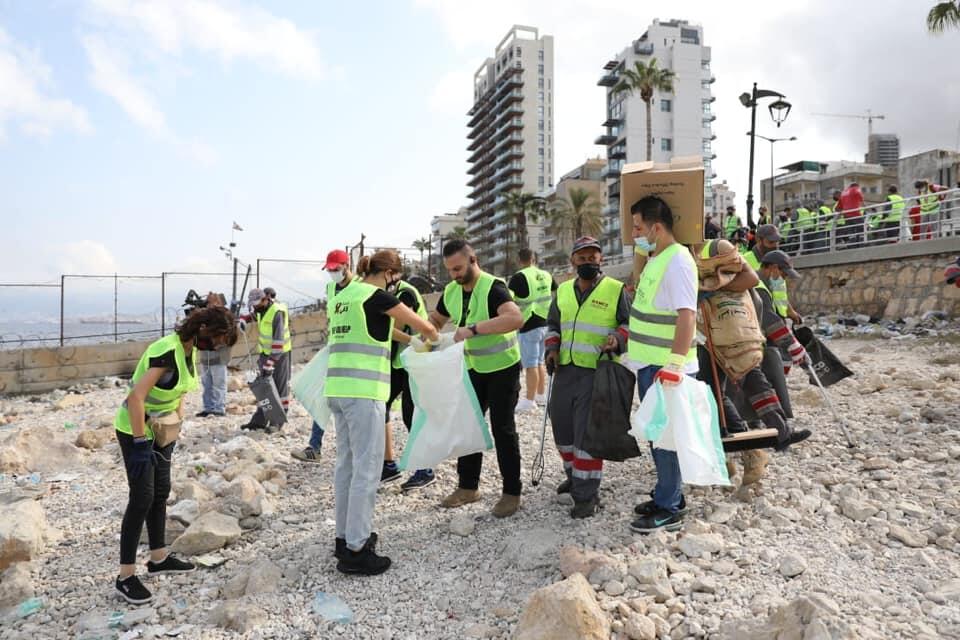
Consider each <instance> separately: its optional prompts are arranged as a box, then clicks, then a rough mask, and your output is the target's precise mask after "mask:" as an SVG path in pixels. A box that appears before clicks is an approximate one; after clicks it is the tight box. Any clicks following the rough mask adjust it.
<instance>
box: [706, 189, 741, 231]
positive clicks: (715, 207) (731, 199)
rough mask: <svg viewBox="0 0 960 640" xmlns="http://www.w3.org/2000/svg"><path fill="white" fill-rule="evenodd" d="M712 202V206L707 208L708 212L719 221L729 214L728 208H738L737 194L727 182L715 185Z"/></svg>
mask: <svg viewBox="0 0 960 640" xmlns="http://www.w3.org/2000/svg"><path fill="white" fill-rule="evenodd" d="M712 200H713V202H712V205H711V206H710V207H708V208H707V212H708V213H709V214H710V215H712V216H715V217H716V218H717V220H718V221H719V220H721V219H722V218H723V216H725V215H726V214H727V207H733V206H736V204H737V202H736V200H737V194H736V193H735V192H734V191H731V189H730V187H729V186H728V185H727V181H726V180H724V181H723V182H717V183H714V184H713V197H712ZM741 222H742V219H741Z"/></svg>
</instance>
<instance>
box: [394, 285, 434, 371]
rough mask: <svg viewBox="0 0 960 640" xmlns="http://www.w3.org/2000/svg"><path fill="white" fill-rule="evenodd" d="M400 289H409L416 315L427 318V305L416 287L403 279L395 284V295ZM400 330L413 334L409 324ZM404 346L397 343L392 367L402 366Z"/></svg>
mask: <svg viewBox="0 0 960 640" xmlns="http://www.w3.org/2000/svg"><path fill="white" fill-rule="evenodd" d="M402 291H409V292H410V293H411V294H412V295H413V297H414V299H416V301H417V315H418V316H420V317H421V318H423V319H424V320H426V319H427V305H426V304H424V302H423V296H421V295H420V292H419V291H418V290H417V288H416V287H415V286H413V285H412V284H410V283H409V282H406V281H404V280H401V281H400V283H399V284H398V285H397V295H398V296H399V295H400V292H402ZM401 331H403V332H404V333H406V334H407V335H413V327H411V326H409V325H407V326H404V327H403V329H401ZM406 348H407V345H405V344H401V345H399V348H398V349H397V355H395V356H394V357H393V368H394V369H402V368H403V363H402V362H400V354H401V353H403V350H404V349H406Z"/></svg>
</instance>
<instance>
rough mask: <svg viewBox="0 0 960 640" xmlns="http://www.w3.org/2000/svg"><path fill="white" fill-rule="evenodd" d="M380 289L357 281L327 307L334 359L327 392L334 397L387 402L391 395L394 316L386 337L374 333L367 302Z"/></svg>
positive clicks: (331, 351) (342, 291) (331, 362)
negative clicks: (374, 335)
mask: <svg viewBox="0 0 960 640" xmlns="http://www.w3.org/2000/svg"><path fill="white" fill-rule="evenodd" d="M377 291H379V289H377V287H375V286H373V285H372V284H367V283H365V282H360V281H359V280H353V281H352V282H351V283H350V284H348V285H347V286H346V287H345V288H344V289H343V290H341V291H340V292H339V293H338V294H337V296H336V301H335V303H334V304H333V306H332V307H328V308H327V313H328V316H329V323H330V330H329V341H330V360H329V363H328V368H327V382H326V386H325V388H324V393H325V395H326V396H327V397H330V398H367V399H370V400H378V401H380V402H386V401H387V400H388V399H389V398H390V336H391V335H393V319H392V318H390V323H389V328H388V330H387V339H386V340H377V339H376V338H374V337H372V336H371V335H370V330H369V327H368V326H367V314H366V312H365V311H364V310H363V305H364V303H365V302H366V301H367V300H369V299H370V298H371V297H372V296H373V295H374V294H375V293H376V292H377Z"/></svg>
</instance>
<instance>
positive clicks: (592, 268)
mask: <svg viewBox="0 0 960 640" xmlns="http://www.w3.org/2000/svg"><path fill="white" fill-rule="evenodd" d="M598 275H600V265H598V264H594V263H592V262H586V263H584V264H581V265H577V276H579V277H580V279H581V280H596V279H597V276H598Z"/></svg>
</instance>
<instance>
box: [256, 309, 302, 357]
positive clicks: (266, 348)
mask: <svg viewBox="0 0 960 640" xmlns="http://www.w3.org/2000/svg"><path fill="white" fill-rule="evenodd" d="M278 311H283V352H284V353H287V352H288V351H290V350H291V349H292V348H293V344H292V342H291V340H290V312H289V311H288V310H287V305H285V304H283V303H282V302H274V303H271V305H270V306H269V307H268V308H267V310H266V311H264V312H263V315H262V316H260V321H259V322H258V323H257V326H258V327H259V329H260V336H259V341H260V353H262V354H263V355H266V356H269V355H273V318H274V316H276V315H277V312H278Z"/></svg>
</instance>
